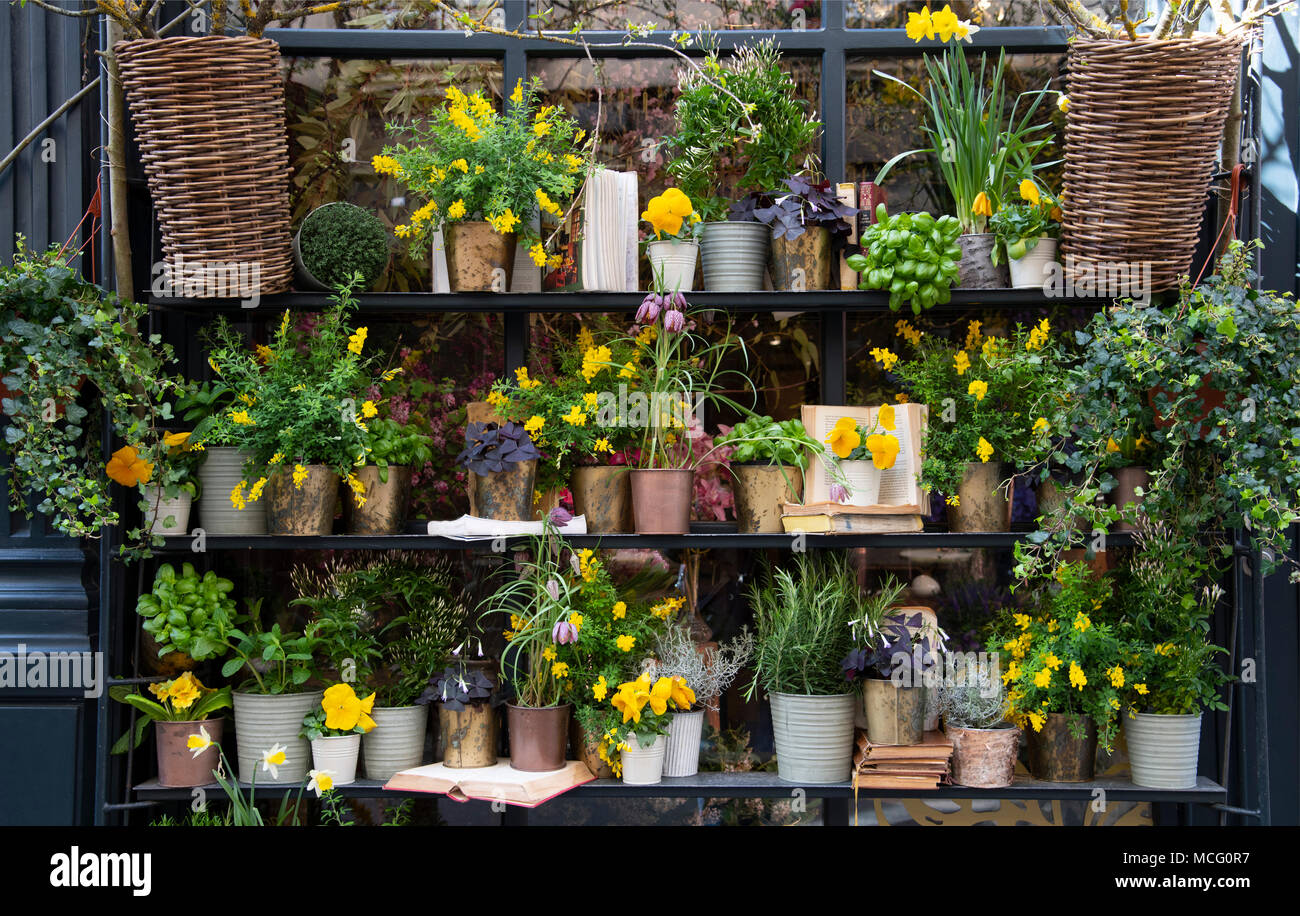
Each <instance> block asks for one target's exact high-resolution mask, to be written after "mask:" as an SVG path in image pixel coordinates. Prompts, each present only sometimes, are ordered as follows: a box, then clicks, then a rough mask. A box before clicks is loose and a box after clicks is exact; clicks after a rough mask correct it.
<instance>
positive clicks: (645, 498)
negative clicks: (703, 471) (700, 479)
mask: <svg viewBox="0 0 1300 916" xmlns="http://www.w3.org/2000/svg"><path fill="white" fill-rule="evenodd" d="M628 476H629V477H630V478H631V488H632V516H633V518H635V520H636V533H637V534H687V533H689V532H690V530H691V498H692V497H693V495H694V484H695V472H694V471H692V470H668V469H662V468H656V469H653V470H635V471H629V472H628Z"/></svg>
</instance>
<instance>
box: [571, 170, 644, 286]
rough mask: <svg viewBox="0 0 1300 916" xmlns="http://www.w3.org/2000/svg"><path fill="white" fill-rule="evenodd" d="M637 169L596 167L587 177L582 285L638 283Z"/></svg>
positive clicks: (637, 284)
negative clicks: (622, 169) (622, 170)
mask: <svg viewBox="0 0 1300 916" xmlns="http://www.w3.org/2000/svg"><path fill="white" fill-rule="evenodd" d="M640 218H641V215H640V207H639V206H638V204H637V173H636V172H616V171H614V170H612V169H599V170H597V171H596V172H594V173H592V176H591V178H589V179H588V180H587V191H586V200H585V202H584V204H583V213H582V288H583V289H589V290H606V291H609V292H616V293H623V292H633V291H635V290H636V289H637V287H638V286H639V285H640V284H639V283H638V268H639V266H640V263H641V261H640V252H639V249H638V247H637V233H636V226H637V221H638V220H639V219H640Z"/></svg>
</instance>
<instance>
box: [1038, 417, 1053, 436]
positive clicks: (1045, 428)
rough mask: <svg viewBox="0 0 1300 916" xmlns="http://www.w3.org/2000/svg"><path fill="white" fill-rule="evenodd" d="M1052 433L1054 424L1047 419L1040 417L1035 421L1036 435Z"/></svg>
mask: <svg viewBox="0 0 1300 916" xmlns="http://www.w3.org/2000/svg"><path fill="white" fill-rule="evenodd" d="M1051 431H1052V424H1050V423H1048V422H1047V417H1039V418H1038V419H1037V420H1035V421H1034V429H1033V432H1034V433H1049V432H1051Z"/></svg>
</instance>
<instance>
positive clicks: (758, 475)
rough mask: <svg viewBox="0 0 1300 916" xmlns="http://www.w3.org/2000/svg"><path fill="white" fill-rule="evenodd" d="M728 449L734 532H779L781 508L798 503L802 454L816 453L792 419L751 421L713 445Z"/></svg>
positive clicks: (819, 448) (816, 444) (815, 446)
mask: <svg viewBox="0 0 1300 916" xmlns="http://www.w3.org/2000/svg"><path fill="white" fill-rule="evenodd" d="M714 445H715V446H716V447H719V448H721V447H723V446H726V447H728V448H731V449H732V450H733V451H732V453H731V462H730V469H731V473H732V476H734V477H735V481H736V484H735V487H734V488H733V489H734V492H735V499H736V528H737V530H738V531H740V532H741V533H742V534H760V533H771V532H778V531H780V530H781V514H782V512H783V511H784V509H783V504H784V503H797V502H799V501H800V500H801V499H802V498H803V472H804V465H805V463H806V461H807V455H808V449H810V448H811V449H813V450H814V451H822V450H823V449H822V446H821V444H820V443H819V442H817V440H815V439H813V438H812V437H811V436H809V435H808V433H807V431H806V430H805V429H804V427H803V423H801V422H800V421H798V420H782V421H780V422H777V421H776V420H773V419H772V418H771V417H766V416H765V417H757V416H752V417H749V418H748V419H746V420H742V421H741V422H740V423H737V424H736V425H735V426H734V427H732V429H731V432H729V433H726V434H724V435H721V436H718V437H717V438H716V439H715V440H714Z"/></svg>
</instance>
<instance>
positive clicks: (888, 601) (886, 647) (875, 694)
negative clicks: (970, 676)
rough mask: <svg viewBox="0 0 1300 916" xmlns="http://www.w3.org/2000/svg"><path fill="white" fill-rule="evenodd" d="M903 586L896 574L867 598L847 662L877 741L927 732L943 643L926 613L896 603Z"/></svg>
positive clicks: (916, 738) (910, 740)
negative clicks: (931, 683)
mask: <svg viewBox="0 0 1300 916" xmlns="http://www.w3.org/2000/svg"><path fill="white" fill-rule="evenodd" d="M903 589H904V586H903V584H902V583H901V582H899V581H897V580H896V579H894V578H893V577H892V576H890V577H888V578H886V579H885V580H884V582H883V583H881V588H880V590H879V591H878V592H877V593H876V595H875V596H874V597H873V598H872V599H871V600H869V601H867V602H864V604H863V608H862V613H861V615H859V616H857V617H855V618H854V619H853V621H852V624H851V629H852V630H853V640H854V647H853V649H852V651H850V652H849V653H848V654H847V655H845V657H844V661H843V662H842V667H843V669H844V677H845V680H847V681H848V682H849V683H856V682H857V681H858V680H859V679H861V681H862V703H863V707H862V708H863V712H864V714H865V718H866V723H867V735H868V737H869V738H870V739H871V743H872V744H919V743H920V742H921V738H922V737H923V736H924V733H925V709H926V687H927V685H926V683H925V680H926V678H927V677H929V676H931V674H932V672H933V669H934V667H935V666H936V664H937V663H938V653H939V652H940V651H942V648H943V644H942V642H941V641H940V640H939V639H938V638H937V634H935V633H932V632H931V631H930V628H928V627H926V626H924V625H923V619H922V615H921V614H920V613H919V612H918V613H913V614H910V615H909V614H908V613H907V611H906V609H899V608H896V607H895V605H896V603H897V601H898V598H899V596H900V595H902V593H903Z"/></svg>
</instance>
